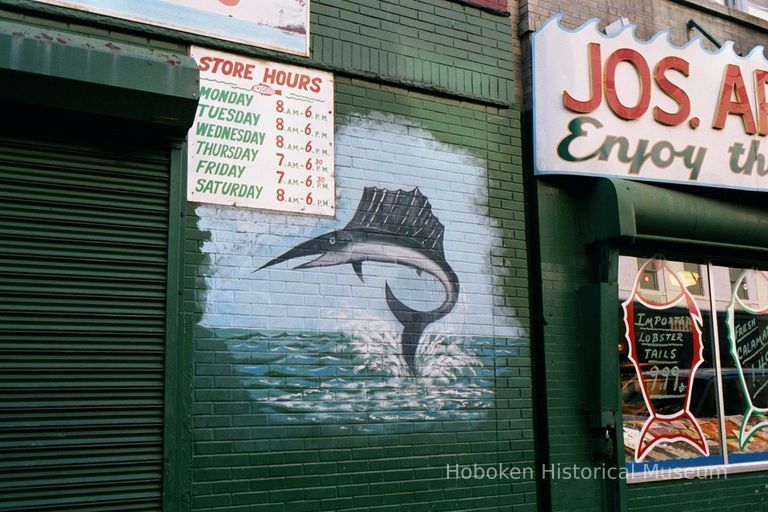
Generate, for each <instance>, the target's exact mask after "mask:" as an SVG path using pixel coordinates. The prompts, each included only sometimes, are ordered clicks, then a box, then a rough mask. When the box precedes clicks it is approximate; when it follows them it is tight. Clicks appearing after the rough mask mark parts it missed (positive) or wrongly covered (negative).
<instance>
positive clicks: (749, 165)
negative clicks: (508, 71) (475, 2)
mask: <svg viewBox="0 0 768 512" xmlns="http://www.w3.org/2000/svg"><path fill="white" fill-rule="evenodd" d="M560 18H561V15H558V16H556V17H554V18H552V19H550V20H549V21H547V22H546V23H545V24H544V25H543V26H542V27H541V28H540V29H539V30H538V31H537V32H536V33H535V35H534V40H533V58H534V60H533V68H534V70H533V74H534V125H535V126H534V130H535V166H536V173H537V174H581V175H591V176H610V177H619V178H630V179H640V180H649V181H664V182H673V183H684V184H689V185H700V186H701V185H704V186H715V187H728V188H738V189H748V190H768V140H766V136H768V61H766V59H765V57H764V56H763V51H762V47H757V48H755V49H754V50H753V51H752V52H751V53H750V54H749V55H748V56H746V57H740V56H738V55H736V53H735V52H734V50H733V43H732V42H728V43H726V44H725V45H724V46H723V48H722V49H721V50H719V51H716V52H712V51H710V50H708V49H706V48H704V46H703V43H702V41H701V40H693V41H691V42H690V43H688V44H687V45H686V46H684V47H678V46H675V45H674V44H672V43H671V42H670V40H669V34H668V33H667V32H660V33H658V34H656V35H655V36H654V37H653V38H651V39H650V40H649V41H640V40H638V39H637V38H636V36H635V33H634V27H633V26H629V27H626V28H625V29H624V30H622V31H621V32H620V33H618V34H616V35H613V36H611V37H608V36H606V35H605V34H603V33H602V32H601V31H600V30H599V29H598V20H592V21H589V22H587V23H585V24H584V25H583V26H581V27H579V28H578V29H576V30H573V31H571V30H568V29H565V28H563V27H562V26H560Z"/></svg>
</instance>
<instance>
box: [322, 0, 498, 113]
mask: <svg viewBox="0 0 768 512" xmlns="http://www.w3.org/2000/svg"><path fill="white" fill-rule="evenodd" d="M511 35H512V34H511V31H510V26H509V19H508V18H505V17H500V16H497V15H494V14H490V13H487V12H483V11H481V10H479V9H477V8H474V7H471V6H467V5H462V4H459V3H455V2H450V1H448V0H318V1H315V2H313V3H312V56H313V60H314V61H315V62H316V63H318V64H321V65H325V66H333V67H335V68H337V69H343V70H345V71H348V70H350V69H355V70H356V71H359V72H361V73H363V74H364V75H366V76H368V77H369V78H374V79H382V78H383V79H386V80H394V81H398V82H403V83H408V84H417V85H420V86H427V87H430V88H434V89H436V90H440V91H443V92H450V93H451V94H456V95H460V96H464V97H468V98H475V99H480V98H484V99H486V100H492V101H495V102H501V103H508V102H511V101H512V99H513V98H512V64H511V59H510V50H511V39H512V38H511Z"/></svg>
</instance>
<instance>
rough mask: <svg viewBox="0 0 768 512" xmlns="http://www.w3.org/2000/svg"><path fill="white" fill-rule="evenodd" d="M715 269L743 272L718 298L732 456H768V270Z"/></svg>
mask: <svg viewBox="0 0 768 512" xmlns="http://www.w3.org/2000/svg"><path fill="white" fill-rule="evenodd" d="M713 272H715V275H718V274H722V275H723V276H724V277H725V276H726V275H727V276H729V277H730V276H732V275H733V274H738V276H737V278H736V279H735V280H734V282H733V286H732V288H731V290H730V294H729V295H728V296H727V297H725V298H724V300H719V301H718V303H717V310H718V321H719V323H721V325H722V327H719V329H721V330H722V334H721V338H723V341H722V342H721V354H722V355H721V361H722V372H721V374H722V381H723V401H724V416H725V418H724V419H725V430H726V433H727V441H728V453H729V457H728V459H729V461H730V462H754V461H758V460H768V418H766V412H768V368H767V367H768V275H767V274H766V272H763V271H758V270H752V269H726V268H721V267H714V269H713ZM729 280H730V279H729ZM747 290H749V291H750V292H751V293H748V294H747V293H744V292H745V291H747ZM723 291H725V290H723Z"/></svg>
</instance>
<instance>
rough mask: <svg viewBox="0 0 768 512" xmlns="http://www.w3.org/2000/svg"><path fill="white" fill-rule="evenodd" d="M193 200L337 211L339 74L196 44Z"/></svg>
mask: <svg viewBox="0 0 768 512" xmlns="http://www.w3.org/2000/svg"><path fill="white" fill-rule="evenodd" d="M192 57H194V59H195V60H196V61H197V64H198V66H199V67H200V104H199V106H198V109H197V117H196V119H195V124H194V125H193V127H192V129H191V130H190V132H189V138H188V141H189V149H188V154H189V158H188V166H187V169H188V171H187V172H188V178H189V188H188V190H189V192H188V195H187V198H188V199H189V200H190V201H195V202H202V203H214V204H225V205H234V206H245V207H251V208H262V209H267V210H277V211H285V212H296V213H308V214H313V215H326V216H333V215H334V213H335V195H336V194H335V180H334V150H333V75H332V74H330V73H324V72H319V71H316V70H313V69H307V68H301V67H298V66H289V65H285V64H279V63H275V62H267V61H260V60H255V59H248V58H244V57H240V56H236V55H230V54H227V53H222V52H217V51H214V50H208V49H205V48H199V47H193V48H192Z"/></svg>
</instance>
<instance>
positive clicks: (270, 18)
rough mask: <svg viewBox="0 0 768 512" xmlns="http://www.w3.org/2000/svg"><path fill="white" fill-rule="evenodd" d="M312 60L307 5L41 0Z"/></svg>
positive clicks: (230, 0) (303, 0) (291, 0)
mask: <svg viewBox="0 0 768 512" xmlns="http://www.w3.org/2000/svg"><path fill="white" fill-rule="evenodd" d="M37 1H38V2H42V3H46V4H53V5H59V6H63V7H68V8H71V9H77V10H80V11H87V12H93V13H96V14H103V15H106V16H112V17H115V18H122V19H126V20H131V21H138V22H140V23H146V24H149V25H156V26H159V27H166V28H170V29H174V30H180V31H182V32H189V33H191V34H197V35H201V36H208V37H214V38H216V39H224V40H226V41H234V42H237V43H244V44H249V45H252V46H260V47H262V48H269V49H271V50H278V51H283V52H287V53H295V54H298V55H304V56H307V57H308V56H309V0H37Z"/></svg>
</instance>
